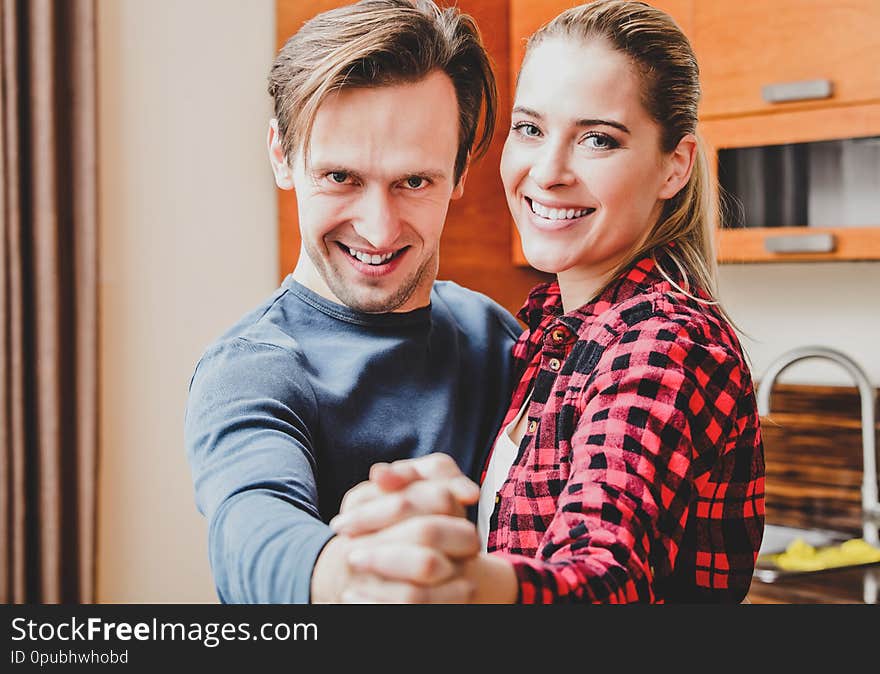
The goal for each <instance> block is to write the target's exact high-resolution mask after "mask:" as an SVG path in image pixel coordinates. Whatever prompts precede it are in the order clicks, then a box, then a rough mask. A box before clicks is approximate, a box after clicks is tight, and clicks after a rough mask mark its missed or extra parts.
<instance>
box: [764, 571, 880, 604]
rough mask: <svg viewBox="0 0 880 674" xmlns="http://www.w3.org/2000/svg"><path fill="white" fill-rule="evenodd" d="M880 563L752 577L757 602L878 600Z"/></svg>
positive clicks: (807, 602) (824, 602) (835, 602)
mask: <svg viewBox="0 0 880 674" xmlns="http://www.w3.org/2000/svg"><path fill="white" fill-rule="evenodd" d="M878 595H880V563H875V564H867V565H864V566H854V567H849V568H845V569H834V570H828V571H816V572H814V573H803V574H796V575H792V576H786V577H780V578H777V579H776V580H775V581H773V582H770V583H767V582H764V581H762V580H759V579H758V578H754V579H752V587H751V589H750V590H749V594H748V598H749V601H750V602H751V603H753V604H877V603H880V597H878Z"/></svg>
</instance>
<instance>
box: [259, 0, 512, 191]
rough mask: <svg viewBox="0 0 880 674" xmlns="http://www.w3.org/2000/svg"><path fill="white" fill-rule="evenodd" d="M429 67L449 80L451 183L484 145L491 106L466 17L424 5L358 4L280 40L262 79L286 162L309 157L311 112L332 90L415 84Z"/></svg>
mask: <svg viewBox="0 0 880 674" xmlns="http://www.w3.org/2000/svg"><path fill="white" fill-rule="evenodd" d="M434 70H441V71H443V72H445V73H446V74H447V75H448V76H449V78H450V79H451V80H452V83H453V85H454V87H455V92H456V96H457V98H458V110H459V142H458V153H457V155H456V159H455V180H456V181H458V179H459V178H460V177H461V174H462V172H463V171H464V169H465V166H466V165H467V161H468V156H469V155H473V156H474V157H479V156H481V155H483V154H484V153H485V152H486V150H487V149H488V148H489V143H490V142H491V140H492V133H493V131H494V128H495V111H496V107H497V91H496V85H495V77H494V74H493V73H492V68H491V65H490V62H489V56H488V54H487V53H486V50H485V47H484V46H483V42H482V39H481V38H480V33H479V31H478V29H477V26H476V24H475V23H474V21H473V19H472V18H471V17H470V16H468V15H466V14H462V13H461V12H460V11H459V10H458V9H455V8H446V9H440V8H439V7H438V6H437V5H436V4H435V3H434V2H432V1H431V0H361V2H358V3H356V4H353V5H348V6H345V7H340V8H338V9H332V10H329V11H327V12H323V13H321V14H319V15H317V16H315V17H314V18H312V19H311V20H309V21H307V22H306V23H305V24H304V25H303V27H302V28H300V30H299V31H297V32H296V33H295V34H294V35H293V36H291V37H290V38H289V39H288V40H287V42H286V43H285V45H284V46H283V47H282V48H281V50H280V51H279V53H278V56H277V58H276V59H275V63H274V64H273V65H272V70H271V72H270V74H269V94H270V95H271V96H272V97H273V98H274V101H275V117H276V119H277V120H278V133H279V135H280V137H281V147H282V149H283V151H284V156H285V159H286V161H290V160H291V159H292V157H293V154H294V153H297V152H300V151H302V152H303V153H304V156H305V158H306V159H307V158H308V144H309V139H310V136H311V132H312V127H313V125H314V121H315V115H316V113H317V111H318V107H319V106H320V105H321V103H322V102H323V101H324V99H325V98H326V97H327V96H328V95H329V94H331V93H332V92H334V91H338V90H340V89H343V88H349V87H379V86H388V85H394V84H404V83H409V82H418V81H419V80H421V79H423V78H424V77H426V76H427V75H428V74H430V73H431V72H432V71H434ZM481 111H482V112H483V115H482V116H483V123H482V125H481V124H480V116H481V114H480V113H481ZM478 131H479V138H478V137H477V134H478Z"/></svg>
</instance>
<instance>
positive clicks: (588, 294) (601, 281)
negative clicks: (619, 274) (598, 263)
mask: <svg viewBox="0 0 880 674" xmlns="http://www.w3.org/2000/svg"><path fill="white" fill-rule="evenodd" d="M612 271H614V270H613V268H611V269H601V270H600V269H589V270H587V269H577V270H575V269H570V270H567V271H563V272H559V273H558V274H557V275H556V280H557V281H558V283H559V294H560V295H561V296H562V310H563V311H564V312H565V313H568V312H569V311H572V310H574V309H577V308H578V307H580V306H583V305H584V304H586V303H587V302H589V301H591V300H592V299H594V298H595V297H596V294H597V293H598V292H599V291H600V290H602V288H604V287H605V285H606V284H607V283H608V281H609V280H610V278H611V272H612Z"/></svg>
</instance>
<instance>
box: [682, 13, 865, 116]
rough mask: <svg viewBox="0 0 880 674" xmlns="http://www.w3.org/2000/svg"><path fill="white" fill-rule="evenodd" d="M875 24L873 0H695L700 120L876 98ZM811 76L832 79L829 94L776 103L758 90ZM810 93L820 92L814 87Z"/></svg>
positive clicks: (695, 39)
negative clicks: (709, 0) (699, 0)
mask: <svg viewBox="0 0 880 674" xmlns="http://www.w3.org/2000/svg"><path fill="white" fill-rule="evenodd" d="M878 28H880V2H878V0H773V2H767V1H766V0H712V2H697V3H695V4H694V9H693V41H694V47H695V49H696V52H697V58H698V60H699V62H700V71H701V75H702V80H703V105H702V114H701V117H702V118H704V119H706V118H712V117H720V116H725V117H726V116H731V115H744V114H749V113H754V112H771V111H776V110H778V109H780V108H781V109H786V110H789V109H798V108H810V107H820V106H825V105H829V104H831V105H843V104H847V105H848V104H853V103H860V102H865V101H870V100H877V99H880V66H878V61H877V55H878V53H880V30H878ZM817 80H818V81H826V82H828V83H829V84H830V90H831V91H830V95H829V96H828V97H821V98H806V99H802V100H792V101H783V102H776V103H773V102H768V101H767V100H765V98H764V93H763V88H764V87H767V86H768V85H779V84H790V83H805V82H815V81H817ZM797 88H798V87H795V89H797ZM804 93H805V94H806V93H807V92H804ZM793 95H795V96H796V95H797V94H796V92H795V93H794V94H793ZM813 95H819V96H824V94H823V93H822V92H820V91H817V92H815V93H814V94H813Z"/></svg>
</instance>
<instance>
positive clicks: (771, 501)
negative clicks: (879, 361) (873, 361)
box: [761, 384, 880, 536]
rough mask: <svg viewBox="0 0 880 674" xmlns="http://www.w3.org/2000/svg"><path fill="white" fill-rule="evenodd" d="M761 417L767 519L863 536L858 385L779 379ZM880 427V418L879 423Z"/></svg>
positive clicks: (770, 521)
mask: <svg viewBox="0 0 880 674" xmlns="http://www.w3.org/2000/svg"><path fill="white" fill-rule="evenodd" d="M770 410H771V414H770V415H769V417H767V418H764V419H762V420H761V433H762V436H763V438H764V456H765V463H766V481H765V487H766V506H767V522H768V523H771V524H781V525H787V526H795V527H816V528H819V529H832V530H837V531H842V532H846V533H850V534H853V535H855V536H860V535H861V532H862V523H861V481H862V435H861V418H860V410H861V408H860V403H859V396H858V391H857V390H856V389H855V388H850V387H836V386H800V385H787V384H777V385H776V386H775V387H774V389H773V395H772V396H771V400H770ZM878 429H880V424H878V425H877V428H875V433H876V431H877V430H878Z"/></svg>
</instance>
